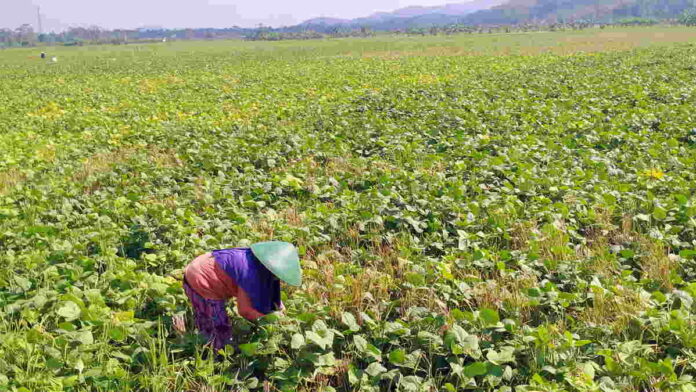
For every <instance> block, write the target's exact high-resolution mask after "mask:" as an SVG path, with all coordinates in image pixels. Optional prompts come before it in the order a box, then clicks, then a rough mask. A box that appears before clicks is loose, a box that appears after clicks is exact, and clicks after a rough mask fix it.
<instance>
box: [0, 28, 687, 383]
mask: <svg viewBox="0 0 696 392" xmlns="http://www.w3.org/2000/svg"><path fill="white" fill-rule="evenodd" d="M44 50H46V51H47V52H48V54H49V57H50V56H54V55H55V56H57V57H58V61H57V62H56V63H50V62H46V61H43V60H41V59H39V58H38V53H39V52H40V51H41V50H40V49H22V50H6V51H0V264H1V265H2V267H1V268H0V391H22V392H27V391H33V392H38V391H144V390H148V391H167V390H177V391H229V390H240V391H244V390H264V391H279V390H280V391H294V390H299V391H334V390H335V391H353V390H355V391H358V390H359V391H380V390H381V391H392V390H394V391H458V390H481V391H483V390H487V391H501V392H503V391H513V390H514V391H520V392H522V391H603V392H608V391H637V390H641V391H683V392H686V391H695V390H696V387H695V386H694V381H693V379H692V377H693V376H694V375H696V304H695V303H694V297H696V283H694V278H695V277H696V250H695V247H696V65H695V64H696V30H695V29H693V28H692V29H687V28H673V27H653V28H642V29H602V30H599V29H597V30H585V31H578V32H549V33H525V34H522V33H520V34H490V35H459V36H448V37H446V36H440V37H422V38H420V37H419V38H405V37H401V38H398V37H377V38H373V39H336V40H325V41H308V42H291V41H288V42H276V43H270V42H172V43H166V44H158V45H129V46H103V47H80V48H46V49H44ZM268 239H278V240H285V241H291V242H294V243H295V244H297V245H298V247H299V248H300V251H301V255H302V259H303V267H304V274H305V283H304V285H303V287H301V288H299V289H291V290H287V291H285V293H284V295H285V296H286V298H284V303H285V305H286V307H287V312H286V314H285V315H283V316H278V315H272V316H268V317H267V318H266V319H264V320H262V321H260V322H259V323H258V324H252V323H249V322H247V321H245V320H242V319H240V318H239V317H236V316H235V317H234V320H233V321H234V328H235V346H234V347H228V349H227V351H226V352H224V353H219V355H218V356H217V357H218V360H217V361H215V360H214V357H215V356H212V355H209V354H210V353H206V352H205V350H204V349H202V347H201V345H200V342H199V339H198V338H197V336H196V335H195V333H194V331H193V330H192V325H191V316H190V311H189V309H188V304H187V303H186V299H185V296H184V293H183V291H182V288H181V282H180V278H181V269H182V267H183V266H185V265H186V263H188V261H190V260H191V259H192V258H193V257H194V256H196V255H198V254H201V253H204V252H206V251H209V250H211V249H217V248H224V247H232V246H241V245H245V244H249V243H251V242H255V241H260V240H268ZM232 305H233V304H232ZM180 314H186V317H187V322H188V333H186V334H177V333H175V331H174V330H173V329H172V326H171V320H172V317H173V316H175V315H180Z"/></svg>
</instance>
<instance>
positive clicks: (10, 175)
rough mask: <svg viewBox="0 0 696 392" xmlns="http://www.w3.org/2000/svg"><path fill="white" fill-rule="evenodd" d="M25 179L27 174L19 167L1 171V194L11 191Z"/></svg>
mask: <svg viewBox="0 0 696 392" xmlns="http://www.w3.org/2000/svg"><path fill="white" fill-rule="evenodd" d="M25 179H26V175H25V174H24V173H22V172H21V171H19V169H9V170H5V171H3V172H0V196H2V195H5V194H7V193H9V192H10V191H11V190H12V189H14V188H15V187H16V186H17V185H19V184H20V183H21V182H23V181H24V180H25Z"/></svg>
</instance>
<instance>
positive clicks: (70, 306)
mask: <svg viewBox="0 0 696 392" xmlns="http://www.w3.org/2000/svg"><path fill="white" fill-rule="evenodd" d="M81 313H82V310H80V307H79V306H78V305H77V304H76V303H74V302H72V301H66V302H63V304H62V305H61V306H60V307H59V308H58V310H57V311H56V314H58V315H59V316H61V317H63V318H64V319H65V320H67V321H73V320H77V319H78V318H80V314H81Z"/></svg>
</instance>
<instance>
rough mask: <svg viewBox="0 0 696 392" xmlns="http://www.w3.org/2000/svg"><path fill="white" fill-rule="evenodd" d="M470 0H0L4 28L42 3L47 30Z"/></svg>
mask: <svg viewBox="0 0 696 392" xmlns="http://www.w3.org/2000/svg"><path fill="white" fill-rule="evenodd" d="M466 1H467V0H450V1H447V0H350V1H344V0H0V28H3V27H5V28H16V27H18V26H19V25H21V24H23V23H29V24H31V25H32V26H34V29H35V30H36V29H37V16H36V6H40V7H41V14H42V20H43V28H44V31H50V30H57V29H61V28H64V27H65V26H73V25H82V26H84V25H97V26H101V27H104V28H110V29H112V28H135V27H143V26H162V27H169V28H173V27H230V26H233V25H238V26H244V27H254V26H256V25H258V24H259V23H263V24H264V25H267V26H268V25H270V26H281V25H292V24H296V23H299V22H302V21H304V20H306V19H309V18H313V17H319V16H326V17H339V18H356V17H360V16H367V15H369V14H371V13H373V12H376V11H392V10H394V9H397V8H401V7H407V6H411V5H422V6H431V5H441V4H445V3H448V2H449V3H456V2H466Z"/></svg>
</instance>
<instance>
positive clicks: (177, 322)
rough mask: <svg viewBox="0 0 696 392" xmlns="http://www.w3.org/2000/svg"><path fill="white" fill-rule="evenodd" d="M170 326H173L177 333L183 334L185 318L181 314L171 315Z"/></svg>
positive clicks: (184, 331)
mask: <svg viewBox="0 0 696 392" xmlns="http://www.w3.org/2000/svg"><path fill="white" fill-rule="evenodd" d="M172 326H173V327H174V331H175V332H176V333H177V334H179V335H183V334H185V333H186V319H185V318H184V315H183V314H177V315H175V316H174V317H172Z"/></svg>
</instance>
